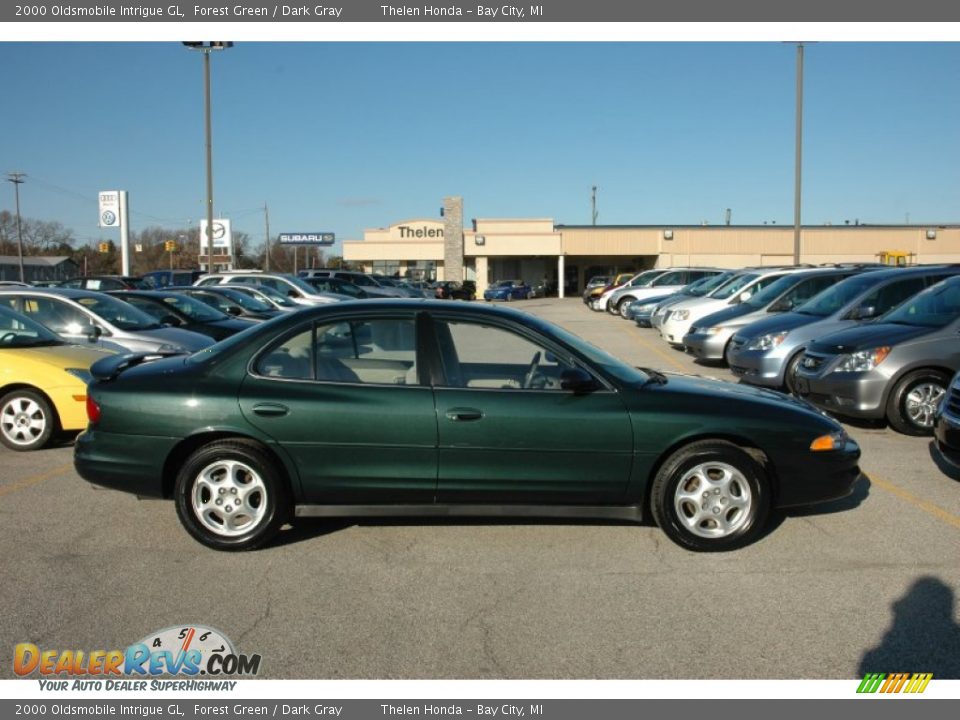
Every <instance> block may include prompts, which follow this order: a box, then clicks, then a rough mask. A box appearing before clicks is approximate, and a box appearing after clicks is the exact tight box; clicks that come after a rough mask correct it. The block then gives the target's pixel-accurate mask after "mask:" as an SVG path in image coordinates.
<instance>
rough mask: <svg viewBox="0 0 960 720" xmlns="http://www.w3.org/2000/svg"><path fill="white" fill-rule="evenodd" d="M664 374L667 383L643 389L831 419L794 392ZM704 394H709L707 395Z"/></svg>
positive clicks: (699, 400) (762, 411)
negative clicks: (747, 404)
mask: <svg viewBox="0 0 960 720" xmlns="http://www.w3.org/2000/svg"><path fill="white" fill-rule="evenodd" d="M664 374H665V375H666V376H667V382H666V384H664V385H652V384H651V385H646V386H644V387H643V388H642V390H641V392H647V391H648V390H651V389H652V390H654V391H656V392H658V393H661V392H662V393H668V394H671V395H674V396H683V397H684V398H687V399H689V400H690V402H691V403H692V404H697V403H700V404H703V402H704V400H705V399H712V400H715V401H718V402H719V403H728V402H730V401H739V402H742V403H743V402H745V403H749V404H751V405H753V406H754V407H755V408H756V409H757V411H758V413H760V414H769V413H776V412H783V411H784V410H785V409H791V410H794V411H796V412H799V413H801V414H804V415H808V416H811V417H816V418H820V419H822V420H828V418H827V417H826V416H825V415H824V414H823V413H822V412H820V411H819V410H818V409H817V408H816V407H814V406H813V405H811V404H810V403H808V402H807V401H806V400H803V399H801V398H797V397H794V396H793V395H785V394H784V393H782V392H777V391H776V390H769V389H767V388H761V387H754V386H752V385H744V384H741V383H734V382H728V381H725V380H715V379H713V378H710V377H704V376H700V375H685V374H682V373H670V372H666V373H664ZM704 396H709V397H708V398H705V397H704ZM678 399H679V397H678ZM828 422H830V423H833V424H836V425H837V428H838V429H839V428H840V425H839V424H837V423H835V422H834V421H832V420H828Z"/></svg>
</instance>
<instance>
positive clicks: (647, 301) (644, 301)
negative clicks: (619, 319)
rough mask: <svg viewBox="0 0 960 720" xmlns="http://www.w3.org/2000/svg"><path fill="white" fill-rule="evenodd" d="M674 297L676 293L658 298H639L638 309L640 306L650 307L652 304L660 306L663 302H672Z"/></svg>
mask: <svg viewBox="0 0 960 720" xmlns="http://www.w3.org/2000/svg"><path fill="white" fill-rule="evenodd" d="M674 295H676V293H670V294H668V295H657V296H655V297H645V298H642V299H640V298H638V299H637V303H636V304H637V306H638V307H639V306H640V305H649V304H651V303H658V304H659V303H662V302H666V301H667V300H670V299H671V298H672V297H673V296H674Z"/></svg>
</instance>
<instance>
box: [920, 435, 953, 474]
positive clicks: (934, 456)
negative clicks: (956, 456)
mask: <svg viewBox="0 0 960 720" xmlns="http://www.w3.org/2000/svg"><path fill="white" fill-rule="evenodd" d="M927 451H928V452H929V453H930V459H931V460H933V463H934V465H936V466H937V469H938V470H940V472H942V473H943V474H944V475H946V476H947V477H948V478H950V479H951V480H957V481H960V469H958V468H956V467H954V466H953V465H951V464H950V463H948V462H947V461H946V460H944V459H943V458H942V457H941V456H940V453H938V452H937V445H936V440H931V441H930V444H929V445H927Z"/></svg>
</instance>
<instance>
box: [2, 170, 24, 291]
mask: <svg viewBox="0 0 960 720" xmlns="http://www.w3.org/2000/svg"><path fill="white" fill-rule="evenodd" d="M23 177H24V174H23V173H21V172H12V173H8V174H7V182H12V183H13V192H14V196H15V197H16V207H17V260H18V261H19V263H20V282H26V280H24V279H23V278H24V274H23V230H22V229H21V227H20V185H21V183H23Z"/></svg>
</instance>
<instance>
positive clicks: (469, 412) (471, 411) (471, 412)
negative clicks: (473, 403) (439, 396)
mask: <svg viewBox="0 0 960 720" xmlns="http://www.w3.org/2000/svg"><path fill="white" fill-rule="evenodd" d="M482 417H483V412H481V411H480V410H477V409H476V408H467V407H458V408H450V409H449V410H447V420H453V422H466V421H469V420H479V419H480V418H482Z"/></svg>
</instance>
